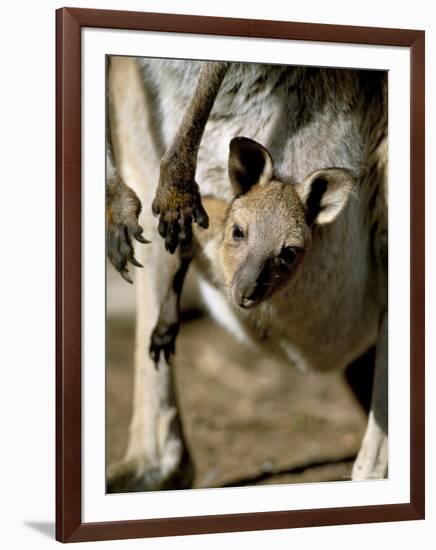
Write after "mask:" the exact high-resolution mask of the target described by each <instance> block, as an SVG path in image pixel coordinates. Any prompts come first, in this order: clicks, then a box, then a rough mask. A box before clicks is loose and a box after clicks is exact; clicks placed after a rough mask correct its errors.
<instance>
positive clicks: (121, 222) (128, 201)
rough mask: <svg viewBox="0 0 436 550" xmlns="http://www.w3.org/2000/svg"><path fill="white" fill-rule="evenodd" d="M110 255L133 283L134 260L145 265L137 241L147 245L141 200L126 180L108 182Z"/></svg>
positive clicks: (107, 236)
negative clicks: (131, 268) (137, 253)
mask: <svg viewBox="0 0 436 550" xmlns="http://www.w3.org/2000/svg"><path fill="white" fill-rule="evenodd" d="M106 198H107V228H106V239H107V254H108V257H109V260H110V261H111V262H112V264H113V266H114V267H115V269H116V270H117V271H118V272H119V273H120V275H121V276H122V277H123V279H125V280H126V281H127V282H128V283H133V281H132V279H131V278H130V275H129V270H128V269H127V264H128V262H130V263H131V264H132V265H134V266H136V267H143V266H142V265H141V264H140V263H139V262H138V260H137V259H136V258H135V253H134V249H133V244H132V243H133V241H134V240H137V241H138V242H140V243H143V244H146V243H148V242H150V241H147V240H146V239H144V237H143V236H142V232H143V229H142V227H141V226H140V225H139V224H138V216H139V214H140V212H141V202H140V201H139V199H138V197H137V196H136V194H135V193H134V191H133V190H132V189H130V187H128V186H127V185H126V184H125V183H124V182H123V181H122V180H118V182H116V184H115V183H114V182H110V183H109V182H108V185H107V195H106Z"/></svg>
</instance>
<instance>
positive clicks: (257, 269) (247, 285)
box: [232, 254, 266, 309]
mask: <svg viewBox="0 0 436 550" xmlns="http://www.w3.org/2000/svg"><path fill="white" fill-rule="evenodd" d="M265 262H266V259H265V258H264V257H262V256H258V255H254V254H249V255H248V256H247V257H246V259H245V261H244V262H243V263H242V264H241V266H240V268H239V269H238V270H237V272H236V273H235V277H234V279H233V285H232V286H233V297H234V299H235V301H236V303H237V304H238V305H239V306H240V307H242V308H244V309H246V308H249V307H252V306H254V305H256V304H257V303H258V302H259V300H260V299H262V295H263V294H264V290H265V289H264V285H263V284H262V281H261V279H262V273H263V271H264V267H265Z"/></svg>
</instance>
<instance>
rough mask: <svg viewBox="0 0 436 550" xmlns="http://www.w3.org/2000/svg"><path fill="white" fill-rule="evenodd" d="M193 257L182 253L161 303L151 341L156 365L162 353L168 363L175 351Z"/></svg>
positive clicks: (151, 351) (151, 350)
mask: <svg viewBox="0 0 436 550" xmlns="http://www.w3.org/2000/svg"><path fill="white" fill-rule="evenodd" d="M191 258H192V256H191V254H189V255H183V256H182V255H180V258H179V259H180V264H179V268H178V269H177V271H176V272H175V274H174V277H173V278H172V279H171V280H169V281H168V288H167V291H166V293H165V296H164V299H163V302H162V303H161V306H160V310H159V318H158V321H157V323H156V326H155V327H154V330H153V333H152V335H151V341H150V356H151V357H152V359H153V361H154V362H155V364H156V367H157V366H158V365H159V360H160V356H161V353H163V355H164V357H165V359H166V361H167V363H168V364H169V363H170V358H171V356H172V355H174V353H175V346H176V338H177V334H178V333H179V328H180V296H181V294H182V289H183V282H184V280H185V276H186V273H187V271H188V268H189V264H190V263H191Z"/></svg>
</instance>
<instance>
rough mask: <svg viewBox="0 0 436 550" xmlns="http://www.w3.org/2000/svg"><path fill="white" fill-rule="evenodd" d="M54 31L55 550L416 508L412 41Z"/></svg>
mask: <svg viewBox="0 0 436 550" xmlns="http://www.w3.org/2000/svg"><path fill="white" fill-rule="evenodd" d="M56 34H57V38H56V71H57V76H56V86H57V87H56V118H57V121H56V132H57V140H56V141H57V156H56V158H57V161H56V178H57V185H56V189H57V198H56V205H57V206H56V216H57V224H56V228H57V264H56V267H57V278H56V292H57V323H56V326H57V336H56V341H57V381H56V391H57V399H56V402H57V410H56V436H57V444H56V449H57V459H56V538H57V540H59V541H61V542H77V541H91V540H109V539H122V538H135V537H136V538H137V537H156V536H167V535H183V534H198V533H218V532H230V531H248V530H265V529H283V528H293V527H308V526H320V525H334V524H350V523H368V522H381V521H397V520H402V521H404V520H412V519H422V518H424V513H425V492H424V478H425V463H424V456H425V452H424V451H425V449H424V433H425V429H424V406H425V404H424V395H425V392H424V329H425V326H424V260H425V258H424V209H425V208H424V206H425V202H424V150H425V146H424V89H425V85H424V52H425V49H424V48H425V35H424V32H423V31H418V30H406V29H387V28H383V29H382V28H366V27H348V26H339V25H321V24H307V23H291V22H283V21H261V20H249V19H226V18H213V17H200V16H195V17H193V16H185V15H168V14H157V13H136V12H126V11H106V10H89V9H76V8H62V9H59V10H57V13H56Z"/></svg>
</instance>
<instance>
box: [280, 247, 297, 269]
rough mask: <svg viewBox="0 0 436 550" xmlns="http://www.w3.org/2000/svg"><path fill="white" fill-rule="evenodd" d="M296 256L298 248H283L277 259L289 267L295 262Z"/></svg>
mask: <svg viewBox="0 0 436 550" xmlns="http://www.w3.org/2000/svg"><path fill="white" fill-rule="evenodd" d="M297 255H298V248H295V246H284V247H283V248H282V250H281V252H280V254H279V258H280V259H281V260H282V261H283V262H284V263H286V264H288V265H291V264H293V263H294V262H295V260H296V258H297Z"/></svg>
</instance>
